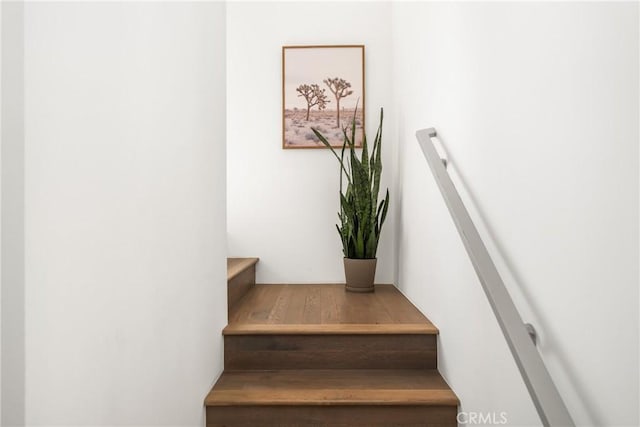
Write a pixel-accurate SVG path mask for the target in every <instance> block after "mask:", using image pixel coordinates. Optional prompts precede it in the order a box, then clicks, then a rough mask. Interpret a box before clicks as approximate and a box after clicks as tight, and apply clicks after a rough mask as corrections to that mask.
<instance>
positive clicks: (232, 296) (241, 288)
mask: <svg viewBox="0 0 640 427" xmlns="http://www.w3.org/2000/svg"><path fill="white" fill-rule="evenodd" d="M255 284H256V266H255V264H254V265H252V266H251V267H248V268H247V269H245V270H244V271H243V272H241V273H240V274H238V275H237V276H235V277H234V278H233V279H231V280H229V281H227V313H228V318H229V319H231V317H232V316H233V313H234V308H235V306H236V304H237V303H238V301H240V300H241V299H242V297H243V296H244V295H245V294H246V293H247V292H249V290H250V289H251V288H252V287H253V286H255Z"/></svg>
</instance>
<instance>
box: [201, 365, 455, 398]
mask: <svg viewBox="0 0 640 427" xmlns="http://www.w3.org/2000/svg"><path fill="white" fill-rule="evenodd" d="M458 403H459V401H458V398H457V397H456V395H455V394H454V393H453V391H452V390H451V389H450V388H449V386H448V385H447V383H446V382H445V381H444V379H443V378H442V377H441V376H440V374H439V373H438V371H437V370H435V369H434V370H386V369H373V370H369V369H357V370H347V369H335V370H322V369H313V370H278V371H225V372H223V374H222V376H221V377H220V379H219V380H218V382H217V383H216V385H215V386H214V387H213V389H212V390H211V392H210V393H209V395H208V396H207V398H206V399H205V405H206V406H236V405H237V406H265V405H266V406H279V405H292V406H294V405H303V406H315V405H360V406H361V405H372V406H373V405H376V406H377V405H381V406H420V405H426V406H454V407H455V406H457V405H458Z"/></svg>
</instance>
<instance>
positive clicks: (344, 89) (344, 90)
mask: <svg viewBox="0 0 640 427" xmlns="http://www.w3.org/2000/svg"><path fill="white" fill-rule="evenodd" d="M323 81H324V84H326V85H327V86H329V90H330V91H331V92H332V93H333V95H334V96H335V97H336V127H337V128H339V127H340V100H341V99H342V98H344V97H346V96H349V95H351V94H352V93H353V91H352V90H351V89H350V88H351V83H349V82H348V81H346V80H345V79H341V78H338V77H336V78H333V79H332V78H330V77H328V78H327V79H326V80H323Z"/></svg>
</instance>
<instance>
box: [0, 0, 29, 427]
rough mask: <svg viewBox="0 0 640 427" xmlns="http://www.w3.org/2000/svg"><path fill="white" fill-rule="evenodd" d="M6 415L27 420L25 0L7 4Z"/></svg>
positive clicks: (7, 421)
mask: <svg viewBox="0 0 640 427" xmlns="http://www.w3.org/2000/svg"><path fill="white" fill-rule="evenodd" d="M0 9H1V10H2V20H1V21H0V22H1V23H2V24H1V25H0V27H1V28H0V29H1V31H0V33H1V34H2V44H1V46H2V49H1V50H2V52H1V55H0V56H1V57H2V80H1V84H0V85H1V86H2V97H1V99H0V109H1V114H0V117H1V120H2V133H1V134H0V135H1V141H0V142H1V143H2V147H1V148H2V149H1V150H0V151H1V152H2V155H1V157H2V159H1V160H2V164H1V168H2V186H1V197H0V198H1V199H2V201H1V203H2V239H1V251H2V280H1V281H2V296H1V298H0V305H1V308H2V310H1V311H2V364H1V365H0V366H1V369H0V371H1V374H2V381H0V385H1V387H0V388H1V389H2V393H1V394H2V396H1V397H2V400H1V402H0V403H1V404H0V406H1V407H2V418H1V421H0V423H1V424H2V425H4V426H12V425H20V424H24V386H25V383H24V372H25V370H24V363H25V362H24V359H25V358H24V351H25V350H24V326H25V316H24V314H25V312H24V66H23V65H24V46H23V42H24V34H23V25H22V23H23V13H24V7H23V3H22V2H18V1H16V2H2V3H1V4H0Z"/></svg>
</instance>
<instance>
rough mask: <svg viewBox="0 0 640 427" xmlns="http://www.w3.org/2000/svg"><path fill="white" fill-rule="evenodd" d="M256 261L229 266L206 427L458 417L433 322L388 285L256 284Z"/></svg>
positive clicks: (440, 422) (448, 420) (452, 422)
mask: <svg viewBox="0 0 640 427" xmlns="http://www.w3.org/2000/svg"><path fill="white" fill-rule="evenodd" d="M257 262H258V260H257V258H249V259H234V261H232V260H230V261H229V264H228V266H229V272H228V274H229V281H228V286H229V291H228V292H229V304H230V311H229V324H228V325H227V327H226V328H225V329H224V330H223V335H224V347H225V349H224V366H225V370H224V372H223V373H222V375H221V376H220V378H219V379H218V382H217V383H216V384H215V385H214V387H213V389H212V390H211V392H210V393H209V395H208V396H207V397H206V399H205V405H206V411H207V412H206V418H207V426H208V427H214V426H215V427H221V426H228V427H235V426H261V427H273V426H415V427H417V426H430V427H436V426H438V427H440V426H442V427H444V426H456V425H457V422H456V415H457V409H458V398H457V397H456V395H455V394H454V393H453V391H452V390H451V389H450V388H449V386H448V385H447V384H446V382H445V381H444V380H443V378H442V377H441V376H440V374H439V373H438V371H437V348H436V345H437V344H436V338H437V334H438V330H437V329H436V327H435V326H433V324H432V323H431V322H430V321H429V320H428V319H427V318H426V317H425V316H424V315H422V313H420V312H419V311H418V309H416V308H415V306H413V305H412V304H411V303H410V302H409V301H408V300H407V299H406V298H405V297H404V295H402V293H400V292H399V291H398V290H397V289H396V288H395V287H394V286H392V285H377V286H376V292H375V293H372V294H354V293H347V292H345V290H344V285H256V284H255V265H256V263H257ZM242 275H244V276H245V279H246V277H247V276H248V277H249V280H248V282H247V280H244V281H237V280H235V281H234V279H236V278H238V277H240V276H242ZM239 282H241V283H239ZM232 295H233V302H232Z"/></svg>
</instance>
